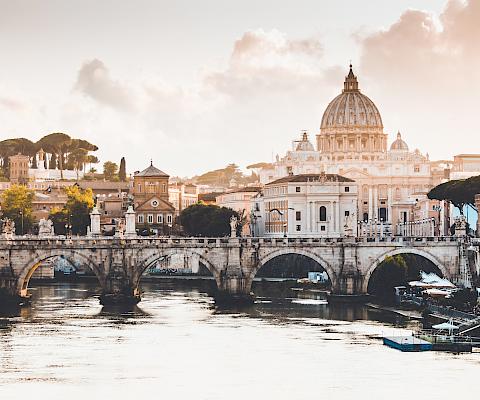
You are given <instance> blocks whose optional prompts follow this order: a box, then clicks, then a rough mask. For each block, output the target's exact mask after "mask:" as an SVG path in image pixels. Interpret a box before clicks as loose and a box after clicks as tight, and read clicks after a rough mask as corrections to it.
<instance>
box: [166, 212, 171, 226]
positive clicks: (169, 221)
mask: <svg viewBox="0 0 480 400" xmlns="http://www.w3.org/2000/svg"><path fill="white" fill-rule="evenodd" d="M171 223H172V214H168V215H167V224H171Z"/></svg>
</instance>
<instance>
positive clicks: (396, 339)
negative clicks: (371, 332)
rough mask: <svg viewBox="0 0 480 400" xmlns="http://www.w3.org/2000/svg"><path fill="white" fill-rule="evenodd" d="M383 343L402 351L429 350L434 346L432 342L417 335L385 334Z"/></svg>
mask: <svg viewBox="0 0 480 400" xmlns="http://www.w3.org/2000/svg"><path fill="white" fill-rule="evenodd" d="M383 344H384V345H386V346H389V347H392V348H394V349H397V350H400V351H429V350H432V347H433V346H432V343H430V342H427V341H426V340H423V339H420V338H418V337H415V336H390V337H386V336H385V337H384V338H383Z"/></svg>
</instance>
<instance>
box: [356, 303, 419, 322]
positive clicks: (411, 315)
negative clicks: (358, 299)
mask: <svg viewBox="0 0 480 400" xmlns="http://www.w3.org/2000/svg"><path fill="white" fill-rule="evenodd" d="M365 305H366V306H367V307H369V308H373V309H375V310H381V311H389V312H391V313H394V314H397V315H400V316H402V317H405V318H408V319H411V320H417V321H421V320H423V316H422V313H421V312H420V311H417V310H402V309H399V308H396V307H390V306H385V305H382V304H376V303H370V302H369V303H365Z"/></svg>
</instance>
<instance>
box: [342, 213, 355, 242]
mask: <svg viewBox="0 0 480 400" xmlns="http://www.w3.org/2000/svg"><path fill="white" fill-rule="evenodd" d="M352 223H353V218H352V216H351V215H347V216H346V217H345V225H344V226H343V227H344V229H345V236H347V237H351V236H353V224H352Z"/></svg>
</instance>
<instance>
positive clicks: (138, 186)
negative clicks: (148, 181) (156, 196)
mask: <svg viewBox="0 0 480 400" xmlns="http://www.w3.org/2000/svg"><path fill="white" fill-rule="evenodd" d="M137 188H138V193H142V185H141V184H140V183H139V184H138V185H137Z"/></svg>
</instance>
